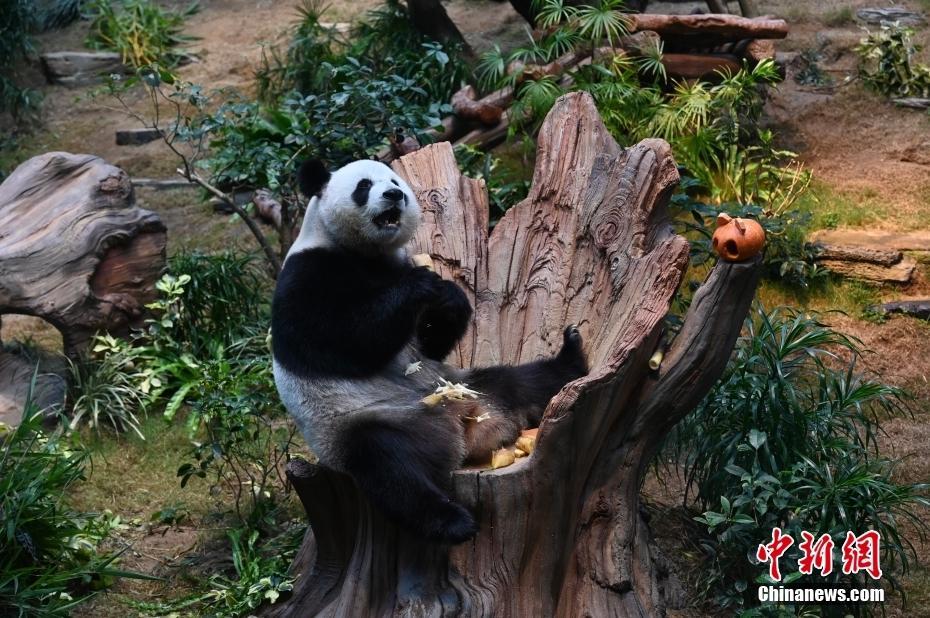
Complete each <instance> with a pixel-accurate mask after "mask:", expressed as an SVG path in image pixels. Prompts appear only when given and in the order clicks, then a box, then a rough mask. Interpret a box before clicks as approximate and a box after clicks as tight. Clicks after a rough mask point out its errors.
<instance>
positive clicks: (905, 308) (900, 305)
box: [866, 298, 930, 320]
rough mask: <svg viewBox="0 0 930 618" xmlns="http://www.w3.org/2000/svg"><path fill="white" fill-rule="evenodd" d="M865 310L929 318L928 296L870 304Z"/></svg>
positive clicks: (929, 304) (929, 303)
mask: <svg viewBox="0 0 930 618" xmlns="http://www.w3.org/2000/svg"><path fill="white" fill-rule="evenodd" d="M866 311H869V312H872V313H878V314H880V315H887V314H889V313H900V314H901V315H909V316H911V317H913V318H918V319H921V320H930V298H921V299H917V300H898V301H894V302H890V303H882V304H880V305H871V306H869V307H866Z"/></svg>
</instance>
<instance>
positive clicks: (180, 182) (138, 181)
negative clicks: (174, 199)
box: [131, 178, 198, 191]
mask: <svg viewBox="0 0 930 618" xmlns="http://www.w3.org/2000/svg"><path fill="white" fill-rule="evenodd" d="M131 182H132V186H133V187H137V188H139V187H141V188H144V189H154V190H156V191H166V190H173V189H197V188H198V187H197V185H195V184H194V183H192V182H190V181H187V180H185V179H183V178H133V179H132V181H131Z"/></svg>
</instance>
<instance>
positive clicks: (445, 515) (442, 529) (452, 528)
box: [424, 500, 478, 545]
mask: <svg viewBox="0 0 930 618" xmlns="http://www.w3.org/2000/svg"><path fill="white" fill-rule="evenodd" d="M424 532H425V533H426V537H427V538H428V539H429V540H431V541H434V542H437V543H448V544H451V545H458V544H459V543H464V542H465V541H467V540H468V539H470V538H472V537H474V536H475V535H476V534H478V523H477V522H476V521H475V518H474V517H473V516H472V514H471V513H469V512H468V509H466V508H465V507H463V506H462V505H460V504H457V503H455V502H452V501H451V500H450V501H449V502H447V503H446V504H444V505H443V508H441V509H440V510H439V511H438V512H436V513H435V514H433V516H432V517H430V518H429V520H428V521H427V522H426V526H425V530H424Z"/></svg>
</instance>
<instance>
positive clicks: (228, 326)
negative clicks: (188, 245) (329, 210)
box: [70, 252, 268, 436]
mask: <svg viewBox="0 0 930 618" xmlns="http://www.w3.org/2000/svg"><path fill="white" fill-rule="evenodd" d="M252 263H253V260H252V258H251V257H249V256H237V255H235V254H233V253H222V254H217V255H206V254H203V253H197V252H194V253H180V254H178V255H177V256H175V257H173V258H172V259H171V262H170V264H169V269H170V270H172V271H173V272H179V273H180V274H179V275H177V276H176V275H173V274H170V273H169V274H166V275H164V276H163V277H162V278H161V279H160V280H159V281H158V282H157V283H156V288H157V289H158V291H159V292H160V296H159V298H158V299H156V300H155V301H154V302H152V303H150V304H149V305H147V308H148V309H149V310H150V311H151V312H152V314H153V317H150V318H147V319H146V326H145V328H143V329H139V330H137V331H135V332H134V333H133V335H132V341H126V340H123V339H117V338H115V337H113V336H110V335H99V336H97V337H96V338H95V342H94V347H93V356H92V357H91V358H90V359H88V360H87V361H86V362H84V363H80V364H76V365H74V366H73V368H72V369H73V381H74V388H73V389H72V403H71V406H70V407H71V409H72V421H71V424H72V427H76V426H77V425H79V424H81V423H82V422H87V423H88V424H89V425H90V426H91V427H98V426H99V424H100V421H101V420H102V419H106V420H107V421H109V423H110V424H111V425H113V426H114V427H115V428H116V429H127V428H130V429H133V430H134V431H136V432H137V433H139V424H138V417H137V414H138V413H141V412H144V411H145V410H146V409H147V408H148V407H150V406H152V405H153V404H155V403H156V402H161V403H162V404H163V405H164V411H163V414H164V416H165V418H166V419H168V420H171V419H173V418H174V416H175V415H176V414H177V412H178V411H179V410H180V409H181V406H182V405H183V404H184V402H185V400H186V398H187V396H188V394H189V393H190V392H191V391H192V390H194V389H198V388H201V387H202V385H203V380H204V375H205V372H206V371H207V367H209V366H210V364H211V363H214V362H223V361H224V359H226V358H227V355H229V354H234V355H235V354H241V353H242V350H243V348H244V347H247V346H252V347H251V350H252V351H254V350H255V349H256V348H257V349H259V350H262V354H263V353H264V339H265V335H266V332H267V327H266V326H265V324H266V322H267V311H268V303H267V297H268V291H267V289H266V288H265V286H264V285H262V280H261V279H260V278H259V276H258V273H257V272H256V271H255V269H254V267H253V265H252ZM184 271H186V272H184ZM188 272H190V273H192V274H187V273H188ZM139 435H140V436H141V433H140V434H139Z"/></svg>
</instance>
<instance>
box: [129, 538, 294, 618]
mask: <svg viewBox="0 0 930 618" xmlns="http://www.w3.org/2000/svg"><path fill="white" fill-rule="evenodd" d="M305 532H306V526H305V525H302V524H293V523H292V524H291V525H289V526H287V527H286V528H285V530H284V531H283V532H281V533H280V534H278V535H277V536H274V537H271V538H268V539H262V537H261V535H260V534H259V532H258V531H256V530H250V529H248V528H234V529H232V530H229V531H228V533H227V536H228V537H229V540H230V543H231V551H232V563H233V568H234V573H232V574H230V575H226V574H217V575H214V576H212V577H211V578H210V581H209V582H208V588H209V589H208V590H206V591H205V592H198V593H196V594H193V595H190V596H188V597H185V598H182V599H178V600H176V601H170V602H156V603H134V604H133V605H134V606H135V607H136V609H138V610H140V611H141V612H142V614H143V615H150V616H166V615H177V614H178V613H180V612H185V615H186V614H187V612H190V611H191V610H193V611H195V612H196V615H201V616H213V617H216V618H238V617H239V616H246V615H252V614H254V610H255V609H256V608H258V606H259V605H261V604H263V603H270V604H274V603H275V602H276V601H277V600H278V599H279V598H280V596H281V594H282V593H286V592H288V591H290V590H291V589H292V588H293V582H294V577H293V576H292V575H290V574H289V573H288V568H289V567H290V564H291V561H292V560H293V559H294V556H295V555H296V554H297V549H298V548H299V547H300V543H301V541H302V540H303V536H304V533H305Z"/></svg>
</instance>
